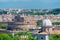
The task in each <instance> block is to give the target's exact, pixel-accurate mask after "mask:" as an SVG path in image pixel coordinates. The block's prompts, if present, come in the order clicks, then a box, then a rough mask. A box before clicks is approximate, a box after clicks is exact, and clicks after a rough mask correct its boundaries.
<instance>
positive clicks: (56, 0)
mask: <svg viewBox="0 0 60 40" xmlns="http://www.w3.org/2000/svg"><path fill="white" fill-rule="evenodd" d="M0 8H25V9H51V8H60V0H0Z"/></svg>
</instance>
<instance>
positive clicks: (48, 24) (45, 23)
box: [42, 19, 52, 27]
mask: <svg viewBox="0 0 60 40" xmlns="http://www.w3.org/2000/svg"><path fill="white" fill-rule="evenodd" d="M42 26H43V27H47V26H52V22H51V21H50V20H49V19H44V20H43V25H42Z"/></svg>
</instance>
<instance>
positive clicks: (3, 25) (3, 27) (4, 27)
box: [0, 24, 8, 29]
mask: <svg viewBox="0 0 60 40" xmlns="http://www.w3.org/2000/svg"><path fill="white" fill-rule="evenodd" d="M7 27H8V25H7V24H0V28H2V29H7Z"/></svg>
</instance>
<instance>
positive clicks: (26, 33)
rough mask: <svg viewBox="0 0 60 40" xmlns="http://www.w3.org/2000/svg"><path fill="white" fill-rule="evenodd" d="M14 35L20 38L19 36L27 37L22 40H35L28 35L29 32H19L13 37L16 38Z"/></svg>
mask: <svg viewBox="0 0 60 40" xmlns="http://www.w3.org/2000/svg"><path fill="white" fill-rule="evenodd" d="M16 35H18V37H20V36H22V35H27V36H28V38H24V39H23V40H36V39H35V38H34V37H33V36H32V34H30V32H29V31H27V32H19V33H16V34H15V36H16ZM20 40H22V39H21V38H20Z"/></svg>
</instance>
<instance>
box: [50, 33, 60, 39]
mask: <svg viewBox="0 0 60 40" xmlns="http://www.w3.org/2000/svg"><path fill="white" fill-rule="evenodd" d="M50 40H60V34H53V35H51V36H50Z"/></svg>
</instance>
